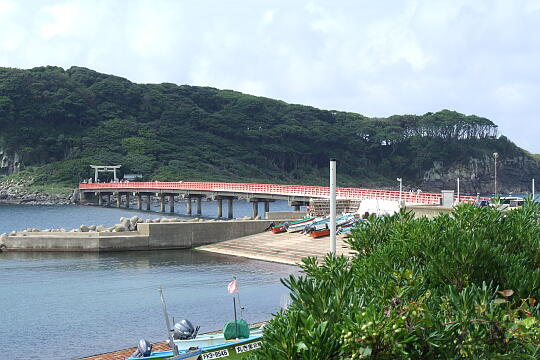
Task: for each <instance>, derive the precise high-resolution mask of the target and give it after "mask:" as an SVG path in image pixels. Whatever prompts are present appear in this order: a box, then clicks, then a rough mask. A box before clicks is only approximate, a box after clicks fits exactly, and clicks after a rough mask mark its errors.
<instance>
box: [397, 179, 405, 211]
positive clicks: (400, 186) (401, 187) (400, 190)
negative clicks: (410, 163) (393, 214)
mask: <svg viewBox="0 0 540 360" xmlns="http://www.w3.org/2000/svg"><path fill="white" fill-rule="evenodd" d="M396 180H397V181H399V207H400V208H401V193H402V192H403V179H402V178H397V179H396Z"/></svg>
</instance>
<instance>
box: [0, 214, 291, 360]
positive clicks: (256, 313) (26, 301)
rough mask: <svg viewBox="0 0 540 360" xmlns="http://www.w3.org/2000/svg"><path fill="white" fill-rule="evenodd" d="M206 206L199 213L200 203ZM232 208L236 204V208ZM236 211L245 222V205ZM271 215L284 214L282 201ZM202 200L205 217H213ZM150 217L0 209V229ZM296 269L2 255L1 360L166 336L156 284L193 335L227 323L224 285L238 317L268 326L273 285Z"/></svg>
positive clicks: (190, 254) (186, 259)
mask: <svg viewBox="0 0 540 360" xmlns="http://www.w3.org/2000/svg"><path fill="white" fill-rule="evenodd" d="M205 205H207V206H205ZM235 205H236V204H235ZM247 205H248V206H245V208H244V212H243V213H242V210H241V209H242V205H241V204H239V206H237V207H236V208H235V216H243V214H245V215H249V213H250V212H251V206H250V204H247ZM272 205H276V206H272V208H273V209H279V208H282V209H283V210H290V207H287V206H286V203H284V204H283V203H281V204H279V203H278V204H272ZM214 210H215V209H214V208H212V207H211V206H210V204H209V203H203V215H207V216H210V215H213V214H215V212H214ZM133 215H138V216H141V217H143V218H149V217H158V216H161V215H159V214H157V213H150V212H138V211H133V210H123V209H122V210H119V209H112V208H111V209H107V208H97V207H88V206H12V205H10V206H0V232H9V231H11V230H22V229H25V228H28V227H36V228H66V229H70V228H74V227H78V226H79V225H80V224H87V225H91V224H105V225H108V226H110V225H112V224H114V223H117V222H118V219H119V218H120V217H121V216H133ZM297 271H298V270H297V268H296V267H292V266H288V265H280V264H274V263H267V262H262V261H256V260H248V259H244V258H239V257H231V256H223V255H217V254H210V253H204V252H201V251H196V250H163V251H133V252H121V253H103V254H96V253H16V252H4V253H0V358H1V359H21V360H22V359H53V358H54V359H71V358H76V357H82V356H88V355H92V354H98V353H103V352H108V351H113V350H118V349H123V348H128V347H131V346H135V345H136V343H137V341H138V340H139V339H141V338H145V339H147V340H149V341H152V342H154V341H161V340H164V339H165V338H166V337H167V334H166V328H165V323H164V319H163V314H162V309H161V303H160V299H159V293H158V290H157V288H158V286H162V287H163V289H164V295H165V298H166V301H167V305H168V308H169V313H170V315H171V317H173V316H174V318H175V319H176V320H180V319H183V318H186V319H188V320H190V321H191V322H192V323H194V325H201V331H210V330H215V329H220V328H221V327H222V326H223V324H224V323H225V322H226V321H228V320H231V319H233V318H234V313H233V299H232V296H231V295H230V294H228V293H227V284H228V283H229V282H230V281H231V280H232V279H233V276H235V277H236V278H237V280H238V283H239V285H240V293H239V295H240V303H241V306H242V307H244V308H245V310H243V317H244V318H245V319H246V321H248V322H250V323H252V322H257V321H262V320H267V319H269V318H270V317H271V314H272V313H274V312H276V311H278V310H279V309H280V305H281V302H282V301H283V299H284V298H286V296H287V289H286V288H285V287H284V286H283V285H282V284H281V283H280V278H283V277H287V276H288V275H289V274H292V273H296V272H297Z"/></svg>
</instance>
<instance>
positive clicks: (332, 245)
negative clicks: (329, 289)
mask: <svg viewBox="0 0 540 360" xmlns="http://www.w3.org/2000/svg"><path fill="white" fill-rule="evenodd" d="M336 215H337V214H336V159H330V253H332V254H334V255H335V254H336Z"/></svg>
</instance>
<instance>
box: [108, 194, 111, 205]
mask: <svg viewBox="0 0 540 360" xmlns="http://www.w3.org/2000/svg"><path fill="white" fill-rule="evenodd" d="M107 206H111V194H107Z"/></svg>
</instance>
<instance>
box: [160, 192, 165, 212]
mask: <svg viewBox="0 0 540 360" xmlns="http://www.w3.org/2000/svg"><path fill="white" fill-rule="evenodd" d="M159 212H161V213H164V212H165V195H163V194H160V195H159Z"/></svg>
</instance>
